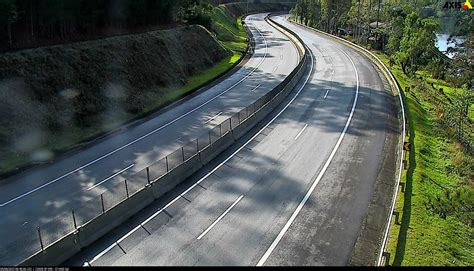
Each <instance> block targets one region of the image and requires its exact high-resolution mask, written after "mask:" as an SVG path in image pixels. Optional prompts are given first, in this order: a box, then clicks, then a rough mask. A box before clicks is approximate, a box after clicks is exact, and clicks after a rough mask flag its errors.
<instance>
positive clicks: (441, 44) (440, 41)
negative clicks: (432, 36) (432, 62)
mask: <svg viewBox="0 0 474 271" xmlns="http://www.w3.org/2000/svg"><path fill="white" fill-rule="evenodd" d="M448 38H449V35H448V34H436V47H437V48H438V50H439V51H440V52H442V53H443V54H445V55H446V56H447V57H449V58H453V57H454V55H455V54H454V53H449V54H448V53H447V52H446V50H448V48H455V47H458V46H459V44H460V43H462V42H464V41H465V40H466V37H453V38H451V40H450V41H449V42H448Z"/></svg>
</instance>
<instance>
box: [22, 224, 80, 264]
mask: <svg viewBox="0 0 474 271" xmlns="http://www.w3.org/2000/svg"><path fill="white" fill-rule="evenodd" d="M76 233H77V232H75V233H71V234H68V235H66V236H64V237H63V238H61V239H60V240H58V241H57V242H54V243H53V244H51V245H50V246H48V247H47V249H45V250H44V251H40V252H38V253H37V254H35V255H34V256H33V257H30V258H28V259H27V260H25V261H24V262H23V263H21V266H41V265H45V264H48V265H52V264H60V263H62V262H64V261H66V260H67V259H69V258H71V257H72V256H74V255H75V254H76V253H79V252H80V251H81V249H82V247H81V245H80V243H79V240H78V236H77V234H76Z"/></svg>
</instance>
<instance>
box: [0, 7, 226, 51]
mask: <svg viewBox="0 0 474 271" xmlns="http://www.w3.org/2000/svg"><path fill="white" fill-rule="evenodd" d="M221 2H226V1H215V0H214V1H205V0H0V40H1V42H0V50H5V49H14V48H24V47H35V46H39V45H48V44H54V43H60V42H64V41H75V40H84V39H90V38H95V37H103V36H111V35H116V34H122V33H130V32H137V31H144V30H149V29H156V28H160V27H166V26H169V25H174V24H176V23H177V22H179V21H183V20H184V21H190V23H200V24H203V25H205V24H210V17H209V16H208V15H206V14H205V13H206V10H209V5H210V4H218V3H221Z"/></svg>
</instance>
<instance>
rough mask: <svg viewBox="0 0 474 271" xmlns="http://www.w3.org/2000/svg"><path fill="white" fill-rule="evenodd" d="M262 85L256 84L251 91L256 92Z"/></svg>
mask: <svg viewBox="0 0 474 271" xmlns="http://www.w3.org/2000/svg"><path fill="white" fill-rule="evenodd" d="M261 85H262V84H258V85H256V86H255V87H254V88H253V89H252V90H251V91H252V92H254V91H255V90H257V88H259V87H260V86H261Z"/></svg>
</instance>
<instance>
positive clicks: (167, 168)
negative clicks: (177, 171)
mask: <svg viewBox="0 0 474 271" xmlns="http://www.w3.org/2000/svg"><path fill="white" fill-rule="evenodd" d="M165 161H166V172H168V171H169V167H168V156H166V157H165Z"/></svg>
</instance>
